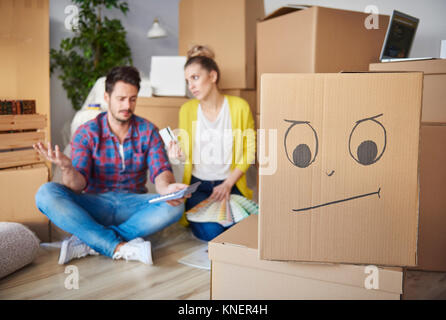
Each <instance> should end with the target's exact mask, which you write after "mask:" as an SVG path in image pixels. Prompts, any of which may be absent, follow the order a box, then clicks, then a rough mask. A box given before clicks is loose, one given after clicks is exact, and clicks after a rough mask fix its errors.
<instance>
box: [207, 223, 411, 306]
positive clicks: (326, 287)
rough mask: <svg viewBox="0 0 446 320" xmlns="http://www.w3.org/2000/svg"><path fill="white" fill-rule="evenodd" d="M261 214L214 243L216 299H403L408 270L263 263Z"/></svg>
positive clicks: (211, 244) (211, 245)
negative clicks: (259, 238) (259, 231)
mask: <svg viewBox="0 0 446 320" xmlns="http://www.w3.org/2000/svg"><path fill="white" fill-rule="evenodd" d="M257 221H258V217H257V216H255V215H252V216H249V217H247V218H246V219H244V220H242V221H241V222H239V223H238V224H236V225H235V226H234V227H232V228H230V229H229V230H227V231H226V232H224V233H222V234H221V235H220V236H218V237H217V238H215V239H214V240H212V241H211V242H209V259H211V269H212V270H211V299H214V300H220V299H225V300H237V299H243V300H254V299H266V300H269V299H271V300H274V299H283V300H300V299H333V300H339V299H380V300H387V299H392V300H397V299H400V295H401V294H402V289H403V272H402V269H399V268H394V269H385V268H376V269H375V270H376V273H375V275H377V277H376V278H375V279H377V282H376V283H375V284H376V285H378V289H367V288H373V281H371V273H370V271H369V270H367V271H366V266H359V265H342V264H316V263H300V262H283V261H266V260H259V258H258V249H257V229H258V227H257V224H258V223H257Z"/></svg>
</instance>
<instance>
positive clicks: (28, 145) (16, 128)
mask: <svg viewBox="0 0 446 320" xmlns="http://www.w3.org/2000/svg"><path fill="white" fill-rule="evenodd" d="M1 6H2V9H1V10H2V14H3V16H4V18H3V19H1V20H0V30H2V31H1V32H2V36H1V40H0V43H1V47H2V50H0V70H2V77H0V100H35V102H36V110H35V112H36V114H17V115H1V116H0V202H1V204H2V208H1V210H0V221H8V222H18V223H22V224H24V225H26V226H27V227H29V228H30V229H31V230H32V231H34V232H35V233H36V234H37V236H38V237H39V238H40V240H42V241H49V240H50V232H49V228H48V219H47V218H46V216H45V215H43V214H41V213H40V212H39V210H38V209H37V207H36V205H35V200H34V196H35V194H36V192H37V190H38V188H39V187H40V186H41V185H42V184H44V183H45V182H48V179H49V175H50V170H49V165H48V164H44V163H43V159H42V158H40V157H39V156H38V154H37V152H36V151H34V150H33V149H32V144H33V143H35V142H37V141H39V140H49V138H50V136H51V134H50V128H51V124H50V118H51V117H50V74H49V71H50V66H49V62H50V59H49V50H48V48H49V47H50V46H49V43H50V39H49V37H50V36H49V35H50V33H49V1H48V0H42V1H36V0H33V1H27V2H23V1H20V2H17V1H2V5H1ZM17 21H20V23H17ZM36 61H39V62H38V63H36ZM47 165H48V166H47Z"/></svg>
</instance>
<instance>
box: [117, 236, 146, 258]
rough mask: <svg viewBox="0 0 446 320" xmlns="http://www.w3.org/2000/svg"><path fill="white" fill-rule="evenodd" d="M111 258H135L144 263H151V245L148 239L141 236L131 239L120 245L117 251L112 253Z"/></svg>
mask: <svg viewBox="0 0 446 320" xmlns="http://www.w3.org/2000/svg"><path fill="white" fill-rule="evenodd" d="M113 259H125V260H127V261H129V260H135V261H141V262H142V263H145V264H153V260H152V245H151V244H150V241H144V240H143V239H142V238H136V239H133V240H131V241H129V242H127V243H126V244H124V245H123V246H121V247H120V248H119V251H118V252H116V253H115V254H114V255H113Z"/></svg>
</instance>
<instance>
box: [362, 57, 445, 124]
mask: <svg viewBox="0 0 446 320" xmlns="http://www.w3.org/2000/svg"><path fill="white" fill-rule="evenodd" d="M370 71H422V72H424V87H423V111H422V116H421V120H422V121H423V122H438V123H441V122H446V90H445V88H446V59H434V60H420V61H404V62H386V63H372V64H370Z"/></svg>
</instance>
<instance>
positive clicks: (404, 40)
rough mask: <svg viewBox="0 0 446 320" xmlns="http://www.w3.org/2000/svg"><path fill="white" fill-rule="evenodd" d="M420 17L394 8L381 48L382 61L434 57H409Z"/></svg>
mask: <svg viewBox="0 0 446 320" xmlns="http://www.w3.org/2000/svg"><path fill="white" fill-rule="evenodd" d="M419 22H420V19H418V18H415V17H412V16H409V15H408V14H405V13H402V12H399V11H396V10H394V11H393V13H392V17H391V19H390V23H389V27H388V28H387V33H386V38H385V39H384V44H383V47H382V49H381V55H380V58H379V60H380V61H381V62H395V61H411V60H427V59H433V58H432V57H423V58H409V53H410V49H411V48H412V43H413V40H414V38H415V33H416V32H417V28H418V24H419Z"/></svg>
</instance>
